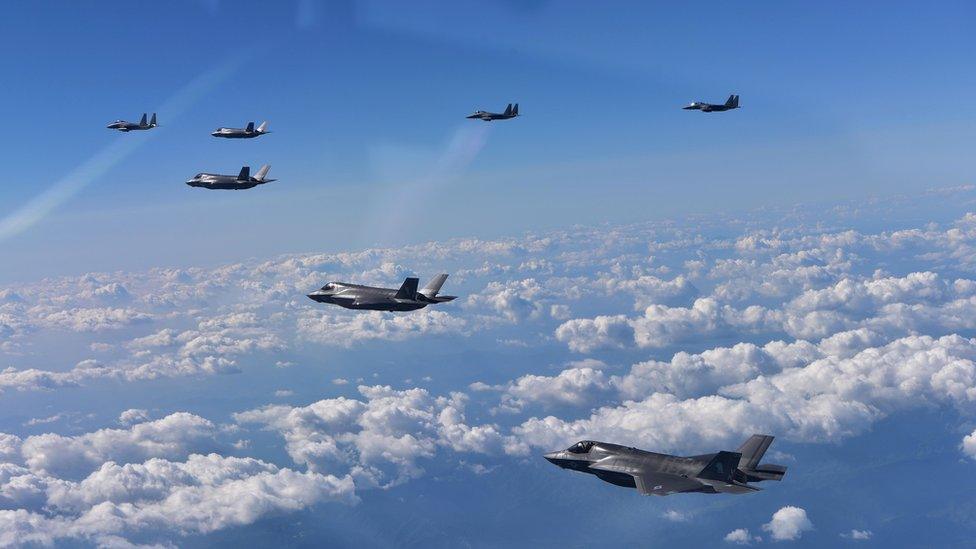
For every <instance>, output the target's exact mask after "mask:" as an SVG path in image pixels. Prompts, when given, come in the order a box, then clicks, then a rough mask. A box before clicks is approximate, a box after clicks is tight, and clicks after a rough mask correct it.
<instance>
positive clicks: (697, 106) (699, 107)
mask: <svg viewBox="0 0 976 549" xmlns="http://www.w3.org/2000/svg"><path fill="white" fill-rule="evenodd" d="M682 108H683V109H684V110H686V111H702V112H723V111H729V110H732V109H738V108H739V96H738V95H735V94H732V95H730V96H729V98H728V100H727V101H726V102H725V104H724V105H713V104H712V103H703V102H701V101H692V102H691V104H690V105H688V106H687V107H682Z"/></svg>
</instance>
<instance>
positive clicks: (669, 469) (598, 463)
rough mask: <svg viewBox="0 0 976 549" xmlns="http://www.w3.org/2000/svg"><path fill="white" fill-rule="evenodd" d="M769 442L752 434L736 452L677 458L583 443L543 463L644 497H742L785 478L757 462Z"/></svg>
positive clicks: (551, 455) (776, 468) (781, 471)
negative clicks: (762, 483) (690, 494)
mask: <svg viewBox="0 0 976 549" xmlns="http://www.w3.org/2000/svg"><path fill="white" fill-rule="evenodd" d="M772 443H773V437H771V436H769V435H752V436H751V437H749V440H747V441H745V443H744V444H743V445H742V446H740V447H739V449H738V450H736V451H735V452H727V451H722V452H718V453H716V454H704V455H700V456H690V457H682V456H672V455H668V454H655V453H654V452H647V451H644V450H638V449H637V448H630V447H627V446H620V445H619V444H610V443H606V442H595V441H592V440H584V441H581V442H577V443H576V444H574V445H572V446H570V447H569V448H567V449H566V450H561V451H558V452H552V453H549V454H546V455H545V458H546V459H547V460H548V461H549V462H550V463H552V464H554V465H558V466H559V467H562V468H563V469H572V470H574V471H580V472H583V473H589V474H591V475H595V476H596V477H597V478H599V479H600V480H603V481H605V482H609V483H610V484H616V485H617V486H625V487H628V488H637V491H638V492H640V493H641V494H642V495H645V496H647V495H655V496H666V495H669V494H674V493H677V492H699V493H704V494H719V493H721V494H745V493H749V492H756V491H759V490H760V488H757V487H755V486H751V485H750V484H749V483H750V482H759V481H763V480H782V479H783V475H785V474H786V467H784V466H782V465H770V464H765V463H763V464H760V463H759V460H760V459H762V457H763V454H765V453H766V450H767V449H768V448H769V445H770V444H772Z"/></svg>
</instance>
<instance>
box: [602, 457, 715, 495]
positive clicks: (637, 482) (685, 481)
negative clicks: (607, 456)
mask: <svg viewBox="0 0 976 549" xmlns="http://www.w3.org/2000/svg"><path fill="white" fill-rule="evenodd" d="M590 469H595V470H597V471H607V472H611V473H622V474H626V475H630V476H631V477H633V479H634V486H635V487H636V488H637V491H638V492H639V493H640V494H641V495H642V496H666V495H668V494H673V493H675V492H688V491H693V490H696V489H699V488H701V483H699V482H696V481H695V480H692V479H689V478H687V477H683V476H681V475H671V474H667V473H658V472H653V471H647V470H644V469H642V468H640V467H635V466H632V465H628V464H620V463H615V462H614V461H611V460H607V461H603V462H601V461H598V462H596V463H594V464H592V465H590Z"/></svg>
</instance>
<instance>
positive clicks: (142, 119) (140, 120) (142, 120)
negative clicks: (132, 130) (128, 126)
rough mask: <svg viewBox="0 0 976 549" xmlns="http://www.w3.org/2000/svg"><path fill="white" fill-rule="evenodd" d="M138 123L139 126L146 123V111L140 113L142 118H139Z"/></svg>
mask: <svg viewBox="0 0 976 549" xmlns="http://www.w3.org/2000/svg"><path fill="white" fill-rule="evenodd" d="M139 125H140V126H145V125H146V113H142V118H140V119H139Z"/></svg>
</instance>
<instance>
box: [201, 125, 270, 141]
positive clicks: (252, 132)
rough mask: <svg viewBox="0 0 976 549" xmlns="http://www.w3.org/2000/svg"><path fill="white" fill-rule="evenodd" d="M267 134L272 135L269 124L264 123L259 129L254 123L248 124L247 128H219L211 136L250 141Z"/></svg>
mask: <svg viewBox="0 0 976 549" xmlns="http://www.w3.org/2000/svg"><path fill="white" fill-rule="evenodd" d="M266 133H271V132H269V131H268V123H267V122H262V123H261V125H260V126H258V127H257V128H255V127H254V122H248V123H247V127H246V128H217V129H216V130H214V131H213V132H212V133H211V134H210V135H212V136H214V137H226V138H228V139H250V138H252V137H259V136H262V135H264V134H266Z"/></svg>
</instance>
